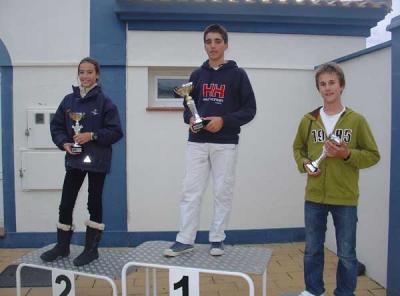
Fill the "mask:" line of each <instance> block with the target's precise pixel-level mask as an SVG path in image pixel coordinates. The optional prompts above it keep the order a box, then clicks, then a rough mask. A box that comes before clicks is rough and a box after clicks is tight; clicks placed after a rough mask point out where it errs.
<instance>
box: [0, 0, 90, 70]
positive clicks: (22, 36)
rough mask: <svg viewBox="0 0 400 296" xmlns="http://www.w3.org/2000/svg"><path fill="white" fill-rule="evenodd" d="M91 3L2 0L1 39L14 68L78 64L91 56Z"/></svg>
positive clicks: (58, 0)
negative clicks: (33, 65) (89, 54)
mask: <svg viewBox="0 0 400 296" xmlns="http://www.w3.org/2000/svg"><path fill="white" fill-rule="evenodd" d="M89 6H90V0H70V1H63V0H35V1H30V0H0V36H1V39H2V40H3V42H4V44H5V46H6V47H7V49H8V51H9V54H10V57H11V60H12V63H13V66H17V65H20V64H38V65H42V64H50V65H59V64H65V63H67V64H71V63H73V64H75V63H76V62H77V61H78V59H80V58H82V57H83V56H86V55H88V53H89Z"/></svg>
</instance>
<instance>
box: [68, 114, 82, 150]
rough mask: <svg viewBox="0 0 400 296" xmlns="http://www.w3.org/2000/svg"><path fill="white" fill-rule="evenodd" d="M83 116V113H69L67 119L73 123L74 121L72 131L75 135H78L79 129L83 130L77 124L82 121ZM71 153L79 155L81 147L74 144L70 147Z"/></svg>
mask: <svg viewBox="0 0 400 296" xmlns="http://www.w3.org/2000/svg"><path fill="white" fill-rule="evenodd" d="M84 116H85V113H83V112H70V113H69V117H70V118H71V119H72V120H73V121H75V124H74V125H73V126H72V129H73V130H74V132H75V135H77V134H79V133H80V131H81V129H82V128H83V126H82V125H80V124H79V121H80V120H82V119H83V117H84ZM71 151H72V152H73V153H78V154H79V153H82V151H83V147H82V146H81V145H79V144H78V143H76V142H75V143H74V144H73V145H72V147H71Z"/></svg>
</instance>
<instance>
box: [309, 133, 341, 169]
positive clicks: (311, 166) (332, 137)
mask: <svg viewBox="0 0 400 296" xmlns="http://www.w3.org/2000/svg"><path fill="white" fill-rule="evenodd" d="M328 141H331V142H333V143H334V144H336V145H340V143H341V140H340V138H339V137H338V136H336V135H334V134H331V135H329V137H328ZM325 158H326V151H325V148H322V152H321V155H320V156H319V157H318V158H317V159H316V160H314V161H312V162H310V163H307V164H306V167H307V169H308V170H309V171H310V172H312V173H315V172H317V171H318V169H319V165H320V163H321V161H322V160H324V159H325Z"/></svg>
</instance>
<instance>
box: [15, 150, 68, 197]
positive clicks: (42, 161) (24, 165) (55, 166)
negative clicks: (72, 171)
mask: <svg viewBox="0 0 400 296" xmlns="http://www.w3.org/2000/svg"><path fill="white" fill-rule="evenodd" d="M64 157H65V152H63V151H32V150H22V151H21V168H20V170H19V176H20V178H21V182H22V189H23V190H61V188H62V185H63V180H64V175H65V166H64Z"/></svg>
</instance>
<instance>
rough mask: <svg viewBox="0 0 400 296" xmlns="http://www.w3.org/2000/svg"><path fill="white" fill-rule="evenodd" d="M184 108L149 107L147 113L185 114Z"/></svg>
mask: <svg viewBox="0 0 400 296" xmlns="http://www.w3.org/2000/svg"><path fill="white" fill-rule="evenodd" d="M183 110H184V108H183V107H147V108H146V111H147V112H183Z"/></svg>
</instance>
